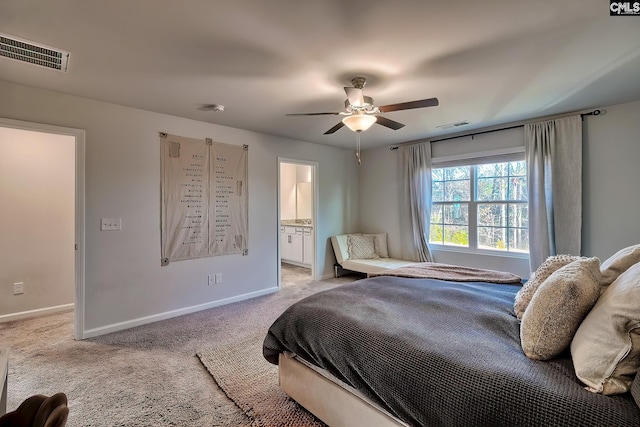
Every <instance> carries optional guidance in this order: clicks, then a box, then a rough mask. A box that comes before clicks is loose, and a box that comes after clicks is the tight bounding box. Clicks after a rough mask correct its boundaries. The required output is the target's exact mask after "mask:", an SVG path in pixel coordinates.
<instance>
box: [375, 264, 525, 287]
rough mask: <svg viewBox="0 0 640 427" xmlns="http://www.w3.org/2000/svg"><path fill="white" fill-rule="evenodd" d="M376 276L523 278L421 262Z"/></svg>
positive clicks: (475, 279)
mask: <svg viewBox="0 0 640 427" xmlns="http://www.w3.org/2000/svg"><path fill="white" fill-rule="evenodd" d="M374 276H396V277H413V278H422V279H440V280H451V281H453V282H488V283H520V282H522V278H520V276H516V275H515V274H513V273H507V272H506V271H496V270H486V269H483V268H473V267H465V266H461V265H451V264H440V263H436V262H421V263H417V264H411V265H408V266H405V267H399V268H394V269H393V270H387V271H384V272H382V273H373V274H370V277H374Z"/></svg>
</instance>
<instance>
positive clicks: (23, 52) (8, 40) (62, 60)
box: [0, 33, 69, 73]
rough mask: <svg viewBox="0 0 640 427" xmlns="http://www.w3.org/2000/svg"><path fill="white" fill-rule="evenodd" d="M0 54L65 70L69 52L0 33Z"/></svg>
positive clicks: (16, 59) (41, 65)
mask: <svg viewBox="0 0 640 427" xmlns="http://www.w3.org/2000/svg"><path fill="white" fill-rule="evenodd" d="M0 56H4V57H5V58H9V59H13V60H15V61H20V62H26V63H29V64H33V65H38V66H40V67H45V68H49V69H52V70H58V71H62V72H64V73H66V72H67V66H68V65H69V52H65V51H63V50H60V49H56V48H54V47H50V46H45V45H42V44H36V43H34V42H31V41H28V40H22V39H19V38H17V37H13V36H10V35H7V34H2V33H0Z"/></svg>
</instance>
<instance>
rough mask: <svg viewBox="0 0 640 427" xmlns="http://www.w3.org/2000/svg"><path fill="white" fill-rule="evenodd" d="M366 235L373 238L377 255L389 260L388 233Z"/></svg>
mask: <svg viewBox="0 0 640 427" xmlns="http://www.w3.org/2000/svg"><path fill="white" fill-rule="evenodd" d="M364 235H365V236H373V244H374V246H375V248H376V253H377V254H378V256H379V257H380V258H389V251H388V250H387V233H378V234H364Z"/></svg>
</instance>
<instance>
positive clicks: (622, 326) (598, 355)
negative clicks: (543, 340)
mask: <svg viewBox="0 0 640 427" xmlns="http://www.w3.org/2000/svg"><path fill="white" fill-rule="evenodd" d="M639 307H640V264H635V265H633V266H632V267H630V268H629V269H627V271H625V272H624V273H622V274H621V275H620V276H619V277H618V278H617V279H616V280H615V281H614V282H613V283H612V284H611V285H610V286H609V287H608V288H606V290H605V291H604V292H603V293H602V295H601V296H600V298H599V299H598V302H597V303H596V305H595V306H594V307H593V309H592V310H591V312H590V313H589V314H588V315H587V317H586V318H585V319H584V321H583V322H582V324H581V325H580V327H579V328H578V331H577V332H576V335H575V337H574V338H573V341H572V342H571V357H572V358H573V365H574V367H575V370H576V375H577V376H578V378H580V380H581V381H582V382H583V383H585V384H586V385H587V386H588V390H589V391H593V392H595V393H602V394H619V393H626V392H627V391H628V390H629V387H630V386H631V383H632V381H633V378H634V376H635V375H636V372H637V371H638V365H639V364H640V309H639Z"/></svg>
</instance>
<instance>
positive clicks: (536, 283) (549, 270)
mask: <svg viewBox="0 0 640 427" xmlns="http://www.w3.org/2000/svg"><path fill="white" fill-rule="evenodd" d="M578 258H579V257H577V256H573V255H553V256H550V257H549V258H547V259H546V260H545V262H543V263H542V265H540V267H538V269H537V270H536V271H535V272H534V273H533V274H532V275H531V277H530V278H529V280H527V283H525V284H524V285H522V288H521V289H520V290H519V291H518V293H517V294H516V299H515V302H514V304H513V310H514V311H515V313H516V316H517V317H518V319H522V315H523V314H524V311H525V310H526V309H527V306H528V305H529V303H530V302H531V298H533V294H535V292H536V291H537V290H538V288H539V287H540V285H541V284H542V282H544V281H545V280H547V278H548V277H549V276H551V274H553V272H554V271H556V270H557V269H559V268H561V267H564V266H565V265H567V264H569V263H571V262H573V261H575V260H577V259H578Z"/></svg>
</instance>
